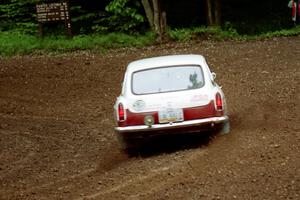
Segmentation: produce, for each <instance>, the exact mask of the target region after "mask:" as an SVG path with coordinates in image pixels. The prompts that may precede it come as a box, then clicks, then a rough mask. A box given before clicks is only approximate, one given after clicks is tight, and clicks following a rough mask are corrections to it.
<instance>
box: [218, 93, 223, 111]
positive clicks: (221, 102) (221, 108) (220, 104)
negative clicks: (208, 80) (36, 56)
mask: <svg viewBox="0 0 300 200" xmlns="http://www.w3.org/2000/svg"><path fill="white" fill-rule="evenodd" d="M216 107H217V110H223V101H222V97H221V94H220V93H217V94H216Z"/></svg>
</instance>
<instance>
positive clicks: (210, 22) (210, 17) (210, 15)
mask: <svg viewBox="0 0 300 200" xmlns="http://www.w3.org/2000/svg"><path fill="white" fill-rule="evenodd" d="M206 5H207V24H208V25H209V26H211V25H213V24H214V19H213V13H212V2H211V0H206Z"/></svg>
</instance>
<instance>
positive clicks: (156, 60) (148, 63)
mask: <svg viewBox="0 0 300 200" xmlns="http://www.w3.org/2000/svg"><path fill="white" fill-rule="evenodd" d="M205 63H206V62H205V58H204V57H203V56H202V55H194V54H187V55H168V56H159V57H153V58H145V59H141V60H136V61H133V62H131V63H129V65H128V67H127V71H128V72H134V71H139V70H145V69H150V68H156V67H164V66H174V65H203V64H205Z"/></svg>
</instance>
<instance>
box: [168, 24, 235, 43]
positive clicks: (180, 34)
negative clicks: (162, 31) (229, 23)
mask: <svg viewBox="0 0 300 200" xmlns="http://www.w3.org/2000/svg"><path fill="white" fill-rule="evenodd" d="M168 33H169V36H170V38H171V39H173V40H175V41H189V40H192V39H197V38H204V39H206V38H212V39H230V38H238V37H239V34H238V33H237V32H236V30H234V29H229V30H222V29H221V28H220V27H195V28H183V29H174V30H169V31H168Z"/></svg>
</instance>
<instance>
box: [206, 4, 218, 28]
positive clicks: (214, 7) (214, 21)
mask: <svg viewBox="0 0 300 200" xmlns="http://www.w3.org/2000/svg"><path fill="white" fill-rule="evenodd" d="M206 5H207V24H208V25H209V26H220V25H221V0H206Z"/></svg>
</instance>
